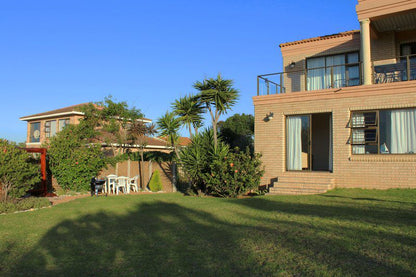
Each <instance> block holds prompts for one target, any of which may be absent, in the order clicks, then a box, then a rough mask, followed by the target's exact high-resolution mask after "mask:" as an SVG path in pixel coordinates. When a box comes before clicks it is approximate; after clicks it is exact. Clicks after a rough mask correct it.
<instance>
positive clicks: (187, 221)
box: [0, 190, 416, 276]
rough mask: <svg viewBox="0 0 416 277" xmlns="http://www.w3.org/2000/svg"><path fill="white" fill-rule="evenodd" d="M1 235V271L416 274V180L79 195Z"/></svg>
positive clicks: (9, 225) (19, 218)
mask: <svg viewBox="0 0 416 277" xmlns="http://www.w3.org/2000/svg"><path fill="white" fill-rule="evenodd" d="M0 238H1V239H0V257H1V259H0V275H1V276H16V275H24V276H39V275H41V276H44V275H50V276H62V275H65V276H97V275H102V276H230V275H234V276H242V275H250V276H276V275H283V276H292V275H297V276H305V275H314V276H334V275H335V276H348V275H352V276H411V275H413V276H415V275H416V190H388V191H373V190H367V191H366V190H335V191H333V192H330V193H328V194H324V195H314V196H263V197H255V198H246V199H217V198H198V197H185V196H182V195H180V194H153V195H134V196H133V195H132V196H118V197H98V198H95V197H94V198H82V199H78V200H75V201H72V202H68V203H64V204H60V205H57V206H55V207H52V208H46V209H41V210H37V211H33V212H26V213H18V214H8V215H2V216H0Z"/></svg>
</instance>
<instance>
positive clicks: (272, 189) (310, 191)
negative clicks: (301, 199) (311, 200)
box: [268, 187, 328, 195]
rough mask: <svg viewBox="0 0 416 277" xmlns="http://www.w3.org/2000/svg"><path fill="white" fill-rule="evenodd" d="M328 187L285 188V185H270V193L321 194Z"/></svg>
mask: <svg viewBox="0 0 416 277" xmlns="http://www.w3.org/2000/svg"><path fill="white" fill-rule="evenodd" d="M327 191H328V190H327V189H318V188H315V189H314V188H283V187H270V188H269V193H268V194H271V195H308V194H321V193H325V192H327Z"/></svg>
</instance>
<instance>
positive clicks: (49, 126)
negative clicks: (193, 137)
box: [45, 120, 56, 138]
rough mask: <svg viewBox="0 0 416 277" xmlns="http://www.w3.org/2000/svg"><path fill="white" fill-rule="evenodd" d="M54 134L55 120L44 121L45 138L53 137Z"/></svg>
mask: <svg viewBox="0 0 416 277" xmlns="http://www.w3.org/2000/svg"><path fill="white" fill-rule="evenodd" d="M54 135H56V120H51V121H46V122H45V136H46V137H47V138H50V137H53V136H54Z"/></svg>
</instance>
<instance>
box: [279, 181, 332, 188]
mask: <svg viewBox="0 0 416 277" xmlns="http://www.w3.org/2000/svg"><path fill="white" fill-rule="evenodd" d="M272 187H279V188H294V189H327V190H328V189H332V188H333V187H334V185H333V184H317V183H298V182H275V183H273V186H272Z"/></svg>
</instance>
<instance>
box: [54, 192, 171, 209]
mask: <svg viewBox="0 0 416 277" xmlns="http://www.w3.org/2000/svg"><path fill="white" fill-rule="evenodd" d="M152 193H155V192H150V191H141V192H131V193H130V195H140V194H152ZM159 193H160V192H159ZM162 193H163V192H162ZM119 195H124V194H123V193H120V194H119ZM103 196H104V197H105V195H102V194H99V197H103ZM116 196H118V195H116V194H108V197H116ZM83 197H91V195H90V194H79V195H61V196H54V197H48V200H49V201H50V202H51V203H52V205H53V206H55V205H58V204H61V203H66V202H69V201H72V200H75V199H78V198H83ZM94 197H95V196H94Z"/></svg>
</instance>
